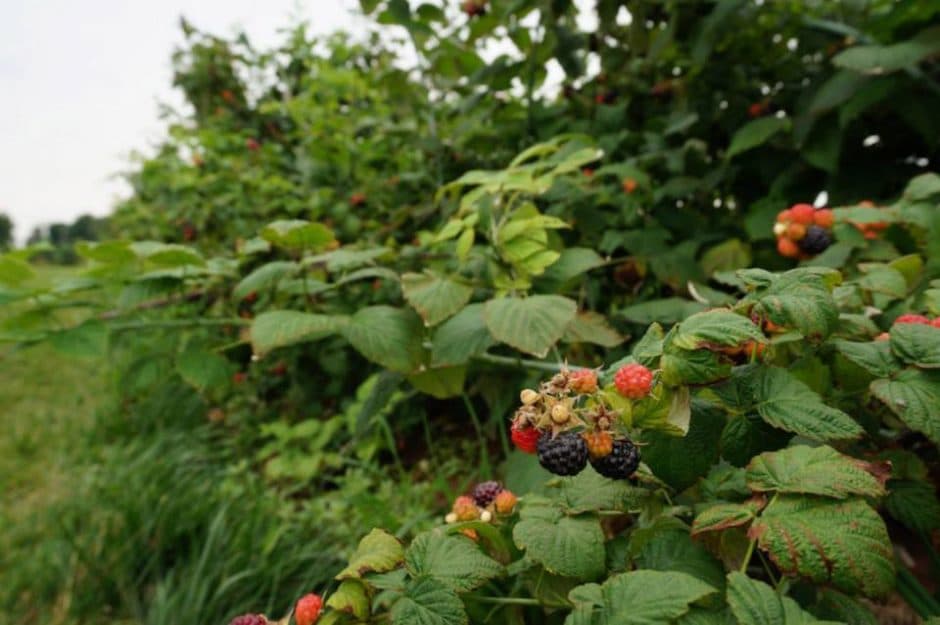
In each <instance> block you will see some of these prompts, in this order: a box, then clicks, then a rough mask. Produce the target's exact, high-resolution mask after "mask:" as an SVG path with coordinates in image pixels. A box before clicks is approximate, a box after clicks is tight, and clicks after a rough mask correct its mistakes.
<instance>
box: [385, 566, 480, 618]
mask: <svg viewBox="0 0 940 625" xmlns="http://www.w3.org/2000/svg"><path fill="white" fill-rule="evenodd" d="M391 617H392V624H393V625H466V623H467V613H466V611H465V610H464V607H463V602H462V601H461V600H460V597H458V596H457V593H455V592H454V591H453V590H451V589H450V588H448V587H447V586H446V585H445V584H444V583H442V582H440V581H438V580H436V579H433V578H431V577H419V578H417V579H414V580H412V581H411V582H410V583H409V584H408V586H407V587H406V588H405V594H404V595H402V596H401V597H399V599H398V600H397V601H396V602H395V603H394V604H393V605H392V609H391Z"/></svg>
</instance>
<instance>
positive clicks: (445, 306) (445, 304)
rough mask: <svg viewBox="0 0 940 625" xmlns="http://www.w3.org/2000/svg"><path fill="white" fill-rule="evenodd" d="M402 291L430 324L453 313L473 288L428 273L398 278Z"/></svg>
mask: <svg viewBox="0 0 940 625" xmlns="http://www.w3.org/2000/svg"><path fill="white" fill-rule="evenodd" d="M401 290H402V294H403V295H404V296H405V300H406V301H407V302H408V303H409V304H411V307H412V308H414V309H415V310H416V311H418V314H419V315H421V318H422V319H424V322H425V324H426V325H429V326H435V325H437V324H439V323H440V322H441V321H444V320H445V319H447V318H448V317H450V316H451V315H453V314H454V313H456V312H457V311H458V310H460V309H461V308H463V307H464V306H465V305H466V304H467V302H468V301H470V297H471V296H472V295H473V287H470V286H467V285H465V284H460V283H459V282H456V281H454V280H451V279H450V278H444V277H441V276H436V275H434V274H431V273H406V274H405V275H403V276H402V277H401Z"/></svg>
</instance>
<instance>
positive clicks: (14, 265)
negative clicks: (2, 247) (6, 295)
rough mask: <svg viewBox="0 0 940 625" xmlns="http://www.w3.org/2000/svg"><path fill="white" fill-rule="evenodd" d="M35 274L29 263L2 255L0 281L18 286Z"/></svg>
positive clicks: (0, 257)
mask: <svg viewBox="0 0 940 625" xmlns="http://www.w3.org/2000/svg"><path fill="white" fill-rule="evenodd" d="M34 275H35V273H34V272H33V269H32V267H30V266H29V263H27V262H25V261H22V260H20V259H19V258H14V257H12V256H9V255H7V256H0V282H2V283H3V284H6V285H9V286H17V285H20V284H22V283H23V282H25V281H26V280H29V279H30V278H32V277H33V276H34Z"/></svg>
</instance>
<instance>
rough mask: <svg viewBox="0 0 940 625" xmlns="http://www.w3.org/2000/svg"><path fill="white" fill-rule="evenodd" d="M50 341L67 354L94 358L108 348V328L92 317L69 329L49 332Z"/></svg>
mask: <svg viewBox="0 0 940 625" xmlns="http://www.w3.org/2000/svg"><path fill="white" fill-rule="evenodd" d="M49 342H50V343H52V346H53V347H54V348H56V350H58V351H60V352H61V353H63V354H65V355H67V356H74V357H77V358H94V357H96V356H101V355H103V354H104V353H105V351H106V350H107V349H108V328H107V326H106V325H105V324H103V323H102V322H100V321H97V320H94V319H91V320H88V321H86V322H84V323H82V324H79V325H77V326H73V327H71V328H69V329H67V330H61V331H59V332H52V333H51V334H49Z"/></svg>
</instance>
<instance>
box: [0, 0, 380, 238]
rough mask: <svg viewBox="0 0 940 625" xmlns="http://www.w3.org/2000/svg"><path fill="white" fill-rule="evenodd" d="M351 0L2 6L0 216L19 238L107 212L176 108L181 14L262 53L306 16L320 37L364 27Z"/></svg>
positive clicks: (31, 0)
mask: <svg viewBox="0 0 940 625" xmlns="http://www.w3.org/2000/svg"><path fill="white" fill-rule="evenodd" d="M356 6H358V2H357V0H265V1H264V2H261V1H259V0H158V1H149V2H145V1H131V2H128V1H127V0H83V1H76V0H0V16H2V17H0V212H6V213H8V214H9V215H10V216H11V217H12V218H13V221H14V222H15V227H16V232H15V236H16V238H17V240H18V241H23V240H24V239H25V238H26V237H27V236H28V235H29V232H30V231H31V230H32V228H33V227H34V226H36V225H38V224H43V223H49V222H53V221H66V222H70V221H72V220H73V219H74V218H75V217H76V216H78V215H80V214H82V213H93V214H95V215H105V214H107V213H108V212H109V211H110V209H111V206H112V204H113V199H114V197H115V196H117V195H120V194H123V193H125V192H126V185H124V183H123V182H122V181H120V180H117V179H115V178H114V177H113V175H114V174H115V173H117V172H120V171H122V170H124V169H126V168H127V163H128V154H129V153H130V152H131V151H132V150H135V149H138V150H141V149H146V148H147V147H148V146H149V145H152V144H153V143H154V142H155V141H156V139H158V138H159V137H160V135H161V131H162V129H163V124H162V123H161V121H160V119H159V117H158V102H161V101H162V102H171V103H175V102H178V101H179V99H178V98H177V97H176V96H175V95H174V92H173V90H172V89H171V86H170V81H171V70H170V54H171V52H172V50H173V47H174V45H175V44H178V43H180V42H181V41H182V36H181V34H180V31H179V27H178V24H179V16H180V15H185V16H186V18H187V19H188V20H189V21H190V22H192V23H193V24H194V25H195V26H197V27H198V28H201V29H205V30H210V31H213V32H216V33H221V34H231V33H232V32H234V31H235V30H236V29H237V27H239V26H241V27H244V29H245V30H246V31H247V32H248V34H249V36H250V37H251V39H252V41H253V42H254V43H255V44H257V45H259V47H266V46H268V45H272V44H274V43H276V42H277V41H278V34H277V32H278V29H281V28H284V27H285V26H288V25H289V24H290V23H291V20H292V18H295V17H299V18H306V19H308V20H309V21H310V23H311V26H312V30H313V31H314V32H317V33H327V32H332V31H334V30H337V29H349V28H350V27H353V26H356V25H357V24H359V25H361V24H362V21H361V20H362V18H361V17H358V16H357V15H355V14H354V13H353V10H354V8H355V7H356Z"/></svg>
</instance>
